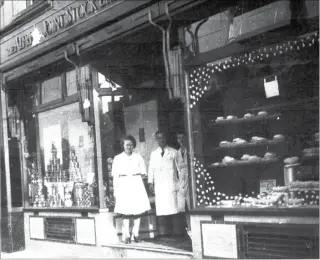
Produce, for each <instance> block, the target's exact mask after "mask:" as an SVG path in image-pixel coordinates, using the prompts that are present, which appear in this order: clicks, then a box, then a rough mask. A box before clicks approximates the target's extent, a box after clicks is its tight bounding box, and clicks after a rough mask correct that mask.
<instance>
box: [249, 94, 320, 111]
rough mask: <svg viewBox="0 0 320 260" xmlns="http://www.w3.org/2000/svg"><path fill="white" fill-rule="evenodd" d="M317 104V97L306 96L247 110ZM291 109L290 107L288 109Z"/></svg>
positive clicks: (267, 109)
mask: <svg viewBox="0 0 320 260" xmlns="http://www.w3.org/2000/svg"><path fill="white" fill-rule="evenodd" d="M313 103H315V104H317V105H318V104H319V97H312V98H306V99H301V100H295V101H288V102H282V103H278V104H273V105H269V106H261V107H255V108H251V109H248V110H247V111H248V112H257V111H270V110H277V109H284V108H287V109H290V107H293V106H301V105H303V106H304V105H308V106H309V105H311V104H313ZM290 110H291V109H290Z"/></svg>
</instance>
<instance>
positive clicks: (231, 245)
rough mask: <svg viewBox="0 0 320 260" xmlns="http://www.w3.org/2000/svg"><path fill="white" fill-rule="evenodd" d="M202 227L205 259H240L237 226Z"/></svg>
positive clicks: (214, 225)
mask: <svg viewBox="0 0 320 260" xmlns="http://www.w3.org/2000/svg"><path fill="white" fill-rule="evenodd" d="M201 227H202V228H201V229H202V230H201V231H202V246H203V256H204V257H217V258H232V259H237V258H238V247H237V229H236V225H232V224H215V223H202V226H201Z"/></svg>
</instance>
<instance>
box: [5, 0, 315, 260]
mask: <svg viewBox="0 0 320 260" xmlns="http://www.w3.org/2000/svg"><path fill="white" fill-rule="evenodd" d="M44 2H47V1H44ZM249 2H251V1H237V2H236V3H227V2H217V1H205V0H199V1H185V0H183V1H169V2H164V1H159V2H158V1H148V0H146V1H102V0H101V1H100V0H99V1H82V2H79V1H54V2H50V1H48V3H50V5H46V8H47V9H46V12H45V13H43V14H41V15H39V16H36V17H33V18H30V17H29V19H28V20H27V21H26V22H25V23H24V24H22V25H21V26H20V27H19V28H16V29H15V30H13V31H8V32H6V34H5V35H4V36H3V37H2V38H1V50H3V49H4V50H6V52H4V53H3V52H1V64H0V69H1V73H2V75H1V76H2V81H1V112H0V113H2V116H3V118H5V119H6V120H4V121H3V124H2V128H1V131H2V133H1V132H0V133H1V138H3V140H4V142H3V143H4V145H3V146H2V147H1V148H2V150H3V151H4V152H3V153H1V156H2V157H1V165H0V166H1V171H2V178H3V177H5V179H4V180H5V182H3V181H2V182H1V183H2V185H3V183H5V189H2V195H3V194H4V195H5V198H6V201H5V203H6V209H7V217H8V223H9V224H8V225H5V226H8V227H10V229H8V234H10V235H9V236H8V237H9V244H10V245H11V248H8V249H6V250H7V251H14V250H19V248H21V247H23V246H22V244H23V241H22V242H21V243H20V244H21V245H20V244H19V243H18V244H17V242H18V241H20V239H17V238H19V237H25V243H26V246H28V244H29V243H34V242H41V241H50V242H51V241H54V242H64V243H73V244H84V245H92V246H109V247H113V248H118V249H119V248H123V245H121V246H120V245H119V240H120V239H121V235H122V234H121V219H120V218H118V217H117V215H116V214H114V213H113V207H114V198H113V182H112V176H111V170H112V160H113V158H114V156H115V155H117V154H119V153H120V152H121V150H122V148H121V142H120V140H121V139H122V138H123V137H124V136H125V135H127V134H131V135H133V136H134V137H135V139H136V140H137V147H136V150H137V151H138V152H139V153H140V154H141V155H142V157H143V158H144V161H145V163H146V166H147V167H148V163H149V160H150V153H151V151H152V150H154V149H155V148H156V142H155V139H154V133H155V132H156V131H157V130H158V129H160V130H164V131H166V132H167V133H168V137H169V138H168V139H169V140H168V141H169V144H170V145H171V146H173V147H176V145H177V144H176V140H175V133H176V132H177V131H181V130H184V131H185V132H186V133H187V134H188V141H189V142H188V143H189V159H190V160H189V172H190V180H189V182H190V185H189V186H190V187H191V188H190V190H191V197H192V204H193V205H192V207H191V210H190V214H191V229H192V245H191V243H190V241H189V240H188V241H187V242H186V240H182V241H181V243H180V241H178V239H176V241H175V244H179V246H178V247H179V251H178V252H177V250H176V249H177V247H176V248H175V251H174V250H173V247H172V245H170V246H169V247H165V246H163V245H162V246H161V248H162V251H161V250H159V255H158V256H159V257H160V256H163V255H161V254H162V253H163V252H164V251H166V252H167V253H168V252H174V253H175V254H176V255H178V256H180V257H182V256H186V257H190V256H191V255H192V254H191V246H192V251H193V256H194V257H196V258H264V257H267V258H278V257H279V258H281V257H287V258H288V257H289V258H297V257H298V258H303V257H304V258H317V257H318V256H319V252H318V251H319V248H318V241H319V237H318V229H319V183H318V180H319V179H318V176H319V170H318V156H319V151H318V139H319V133H318V132H319V129H318V124H319V121H318V117H319V114H318V109H319V105H318V103H319V90H318V89H319V86H318V84H319V83H318V81H319V72H318V69H319V60H318V55H319V53H318V48H319V41H318V39H319V34H318V29H319V25H318V17H319V16H318V12H317V10H318V3H317V1H255V2H254V3H249ZM1 138H0V140H2V139H1ZM6 139H8V142H6ZM6 147H7V148H6ZM2 158H3V159H2ZM2 169H3V170H2ZM3 172H4V174H3ZM144 181H145V182H146V181H147V180H144ZM147 191H148V195H149V199H150V203H151V206H152V209H151V210H150V211H149V212H147V213H146V214H145V215H144V216H143V217H142V222H141V228H140V235H141V238H143V239H144V240H146V241H147V240H149V241H152V239H153V238H154V237H155V236H157V235H166V232H168V230H166V228H164V229H160V226H161V225H159V223H158V222H157V218H156V216H155V210H154V197H153V194H152V193H151V192H150V191H149V190H147ZM2 197H3V196H2ZM22 224H24V228H23V231H22V226H23V225H22ZM175 228H176V230H175V233H176V234H177V235H181V234H182V233H183V227H182V226H181V227H179V225H178V224H177V225H175ZM23 234H24V236H23ZM177 241H178V242H177ZM147 244H148V243H147V242H146V243H144V245H147ZM291 245H294V248H293V249H292V248H291ZM133 247H134V245H133ZM139 247H140V250H144V251H150V247H153V248H154V247H155V246H154V244H152V245H150V246H149V248H144V247H143V245H140V246H139ZM141 248H142V249H141ZM121 250H122V249H121ZM160 251H161V252H162V253H160ZM121 252H122V251H121ZM117 256H120V255H117ZM121 256H123V255H121ZM127 256H128V257H129V256H130V254H129V253H127Z"/></svg>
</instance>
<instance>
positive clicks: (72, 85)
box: [66, 70, 77, 96]
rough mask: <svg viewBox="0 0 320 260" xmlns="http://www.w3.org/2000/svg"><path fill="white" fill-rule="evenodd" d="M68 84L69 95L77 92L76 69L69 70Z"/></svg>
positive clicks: (67, 75)
mask: <svg viewBox="0 0 320 260" xmlns="http://www.w3.org/2000/svg"><path fill="white" fill-rule="evenodd" d="M66 85H67V95H68V96H70V95H73V94H75V93H77V84H76V71H75V70H72V71H69V72H67V74H66Z"/></svg>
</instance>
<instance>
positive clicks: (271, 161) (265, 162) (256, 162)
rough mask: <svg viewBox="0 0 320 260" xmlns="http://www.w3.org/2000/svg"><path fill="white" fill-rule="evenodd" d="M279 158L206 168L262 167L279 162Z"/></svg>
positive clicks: (222, 164)
mask: <svg viewBox="0 0 320 260" xmlns="http://www.w3.org/2000/svg"><path fill="white" fill-rule="evenodd" d="M279 161H280V159H279V158H274V159H261V160H256V161H235V162H233V163H220V164H219V165H213V164H211V165H209V167H208V168H224V167H234V166H245V165H259V164H261V165H263V164H269V163H276V162H279Z"/></svg>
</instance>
